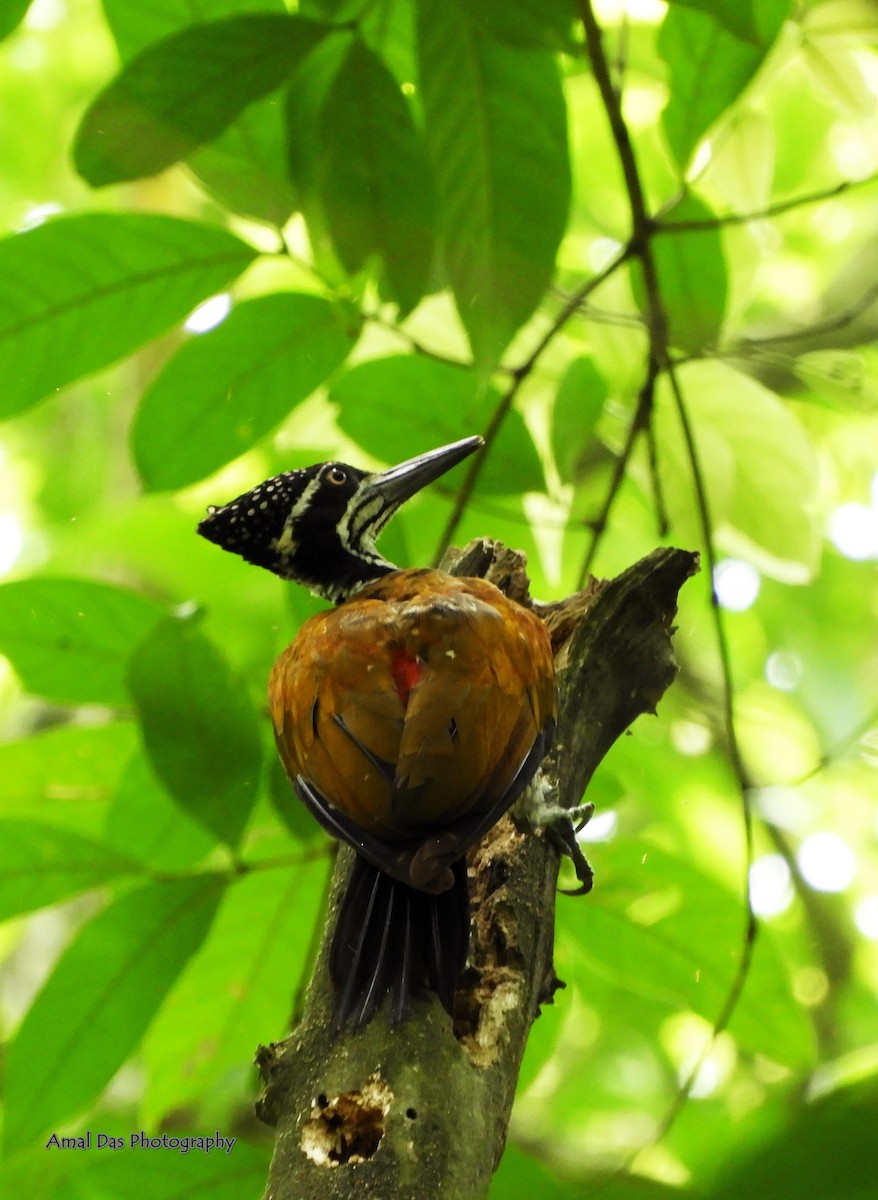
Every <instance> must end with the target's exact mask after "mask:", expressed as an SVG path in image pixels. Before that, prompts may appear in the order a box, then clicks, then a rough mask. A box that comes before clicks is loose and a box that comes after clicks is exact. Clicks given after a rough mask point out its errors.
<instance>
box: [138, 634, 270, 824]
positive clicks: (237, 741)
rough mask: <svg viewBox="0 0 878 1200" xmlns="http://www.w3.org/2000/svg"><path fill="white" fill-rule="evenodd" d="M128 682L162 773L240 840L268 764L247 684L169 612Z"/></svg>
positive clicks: (175, 790) (183, 799)
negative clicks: (265, 762) (169, 614)
mask: <svg viewBox="0 0 878 1200" xmlns="http://www.w3.org/2000/svg"><path fill="white" fill-rule="evenodd" d="M128 683H129V686H130V688H131V692H132V695H133V696H134V700H135V703H136V704H137V708H138V712H139V714H140V722H141V726H142V729H143V741H144V745H145V747H146V752H147V754H148V756H149V759H150V762H151V765H152V768H153V770H154V771H155V773H156V775H157V776H158V777H159V779H160V780H161V781H162V783H163V784H164V785H165V787H166V788H167V789H168V791H169V792H170V793H171V795H172V796H173V797H174V799H175V800H176V801H177V803H178V804H179V805H180V807H181V808H182V809H184V810H185V811H186V812H187V813H188V814H189V815H190V816H191V817H193V818H194V820H196V821H198V822H200V824H202V825H203V826H204V827H205V829H208V830H209V831H210V832H211V833H213V834H215V835H216V837H218V838H219V839H220V841H223V842H227V843H228V844H229V845H231V846H235V845H237V843H238V841H239V840H240V837H241V834H242V832H243V830H244V826H245V825H246V824H247V820H248V818H249V816H250V812H251V811H252V808H253V805H254V803H255V801H256V795H257V785H258V782H259V773H260V769H261V764H262V744H261V741H260V737H259V729H258V727H257V725H256V715H255V713H254V712H253V708H252V706H251V704H250V700H249V697H248V695H247V689H246V686H245V685H244V683H243V681H242V680H240V679H238V678H236V677H235V676H234V675H233V674H232V672H231V670H230V669H229V667H228V664H227V663H226V661H225V659H224V658H223V656H222V655H221V653H220V652H219V650H218V649H217V648H216V647H215V646H214V645H213V643H212V642H211V641H210V640H209V639H208V638H206V637H205V636H204V634H202V633H200V632H199V631H198V629H197V628H195V623H194V622H193V621H191V620H180V619H178V618H176V617H168V618H166V619H165V620H164V621H162V622H160V623H159V624H158V625H157V626H156V628H155V630H154V631H153V632H152V633H151V634H150V635H149V637H147V638H146V640H145V641H144V642H143V643H142V644H141V645H140V646H139V647H138V649H137V650H136V651H135V653H134V655H133V657H132V659H131V666H130V670H129V675H128Z"/></svg>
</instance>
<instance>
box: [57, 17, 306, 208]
mask: <svg viewBox="0 0 878 1200" xmlns="http://www.w3.org/2000/svg"><path fill="white" fill-rule="evenodd" d="M328 31H329V26H326V25H322V24H320V23H318V22H314V21H306V20H303V19H302V18H301V17H297V16H294V15H292V14H285V13H269V12H262V13H255V14H245V15H243V16H232V17H227V18H225V19H224V20H221V21H213V22H210V23H208V24H204V25H190V26H187V27H186V28H184V29H182V30H181V31H180V32H179V33H175V34H171V36H170V37H168V38H165V39H164V40H163V41H161V42H157V43H156V44H154V45H151V46H148V47H147V48H146V49H145V50H143V51H141V53H140V54H138V55H136V56H135V57H134V58H133V59H132V60H131V61H130V63H129V64H128V65H127V66H126V67H124V68H123V70H122V72H121V74H120V75H118V76H117V78H116V79H114V80H113V81H112V82H111V83H110V84H109V85H108V86H107V87H106V88H105V90H104V91H103V92H102V93H101V94H100V95H99V96H98V97H97V99H96V100H95V101H94V102H93V104H92V105H91V107H90V108H89V109H88V110H87V111H86V113H85V116H84V117H83V119H82V123H81V124H80V127H79V130H78V133H77V135H76V142H75V144H74V150H73V156H74V162H75V164H76V168H77V170H78V171H79V173H80V174H81V175H82V177H83V178H84V179H85V180H86V181H87V182H88V183H90V184H91V185H92V187H101V186H103V185H105V184H108V183H118V182H120V181H121V180H125V179H138V178H140V177H141V176H143V175H154V174H156V172H158V171H162V170H164V169H165V167H169V166H170V165H171V164H172V163H175V162H178V161H179V160H180V159H181V158H186V157H187V156H188V155H189V154H191V152H192V151H193V150H194V149H195V148H196V147H197V146H201V145H203V144H204V143H205V142H209V141H211V140H212V139H213V138H215V137H216V136H217V135H218V134H219V133H221V132H222V130H223V129H225V128H226V126H228V125H229V124H230V123H231V122H232V121H233V120H234V119H235V118H236V117H237V116H238V115H239V113H241V112H242V111H243V110H244V109H245V108H246V107H247V105H248V104H250V103H252V101H254V100H258V99H260V98H261V97H262V96H265V95H267V94H268V93H269V92H272V91H274V90H275V88H277V87H279V86H280V85H281V84H282V83H283V82H284V80H285V79H287V78H288V76H289V74H290V72H291V71H292V70H293V69H294V68H295V66H296V64H297V63H298V62H300V61H301V60H302V59H303V58H305V57H306V56H307V55H308V54H309V53H310V51H311V50H313V49H314V47H315V46H316V45H317V44H318V43H319V42H320V41H321V39H322V38H323V37H324V36H325V35H326V33H327V32H328Z"/></svg>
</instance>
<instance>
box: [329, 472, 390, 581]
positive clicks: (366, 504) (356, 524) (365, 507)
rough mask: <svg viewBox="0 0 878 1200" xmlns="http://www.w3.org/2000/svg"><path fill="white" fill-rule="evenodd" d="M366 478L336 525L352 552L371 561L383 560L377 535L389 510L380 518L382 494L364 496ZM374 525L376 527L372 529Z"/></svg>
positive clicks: (343, 540)
mask: <svg viewBox="0 0 878 1200" xmlns="http://www.w3.org/2000/svg"><path fill="white" fill-rule="evenodd" d="M366 482H367V481H366V480H364V481H363V483H361V484H360V486H359V488H358V489H357V490H356V492H354V494H353V496H352V497H351V499H350V500H349V502H348V506H347V508H346V509H345V511H344V513H343V515H342V518H341V520H340V521H339V523H338V525H337V526H336V533H337V534H338V539H339V541H340V542H341V544H342V546H344V548H345V550H347V551H348V552H349V553H351V554H357V555H359V556H360V557H361V558H366V559H368V560H369V561H371V562H383V561H384V560H383V558H382V557H381V555H380V554H378V553H377V551H376V550H375V535H376V534H377V533H378V531H379V530H380V529H381V527H382V526H383V525H384V522H385V521H386V520H387V517H389V516H390V513H389V512H388V513H387V514H386V515H385V516H384V519H383V520H380V519H379V518H380V516H381V510H382V508H383V507H384V502H383V500H382V499H381V497H380V496H375V495H372V496H369V495H366V496H363V495H362V493H363V491H364V489H365V484H366ZM370 526H374V529H370Z"/></svg>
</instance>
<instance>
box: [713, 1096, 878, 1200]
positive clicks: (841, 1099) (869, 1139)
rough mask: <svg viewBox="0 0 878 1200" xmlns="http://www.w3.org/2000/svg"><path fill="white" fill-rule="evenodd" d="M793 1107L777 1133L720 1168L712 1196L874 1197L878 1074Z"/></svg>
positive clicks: (724, 1199) (729, 1199)
mask: <svg viewBox="0 0 878 1200" xmlns="http://www.w3.org/2000/svg"><path fill="white" fill-rule="evenodd" d="M795 1111H796V1113H797V1115H796V1117H795V1118H794V1119H793V1120H791V1121H789V1123H788V1124H787V1126H786V1127H785V1128H784V1129H782V1130H781V1131H780V1132H779V1133H778V1134H776V1135H775V1136H774V1137H772V1138H769V1139H766V1140H765V1141H764V1143H763V1144H762V1145H761V1146H759V1147H758V1148H757V1149H756V1150H754V1151H753V1152H752V1153H750V1154H747V1155H742V1156H741V1157H740V1158H738V1159H737V1160H736V1161H735V1160H733V1161H732V1162H731V1163H729V1164H727V1165H726V1166H725V1167H724V1169H723V1168H721V1169H720V1174H719V1178H718V1179H717V1180H716V1182H715V1183H714V1186H713V1187H712V1188H711V1190H710V1193H709V1195H710V1197H711V1200H737V1197H740V1196H743V1195H752V1196H765V1197H768V1196H770V1197H771V1200H802V1198H803V1197H806V1196H826V1197H831V1200H872V1198H873V1197H874V1195H875V1181H876V1179H878V1141H876V1139H875V1118H876V1115H878V1088H876V1083H875V1077H874V1075H873V1076H872V1077H871V1078H869V1079H866V1080H863V1081H862V1082H861V1083H859V1084H857V1085H856V1086H853V1087H847V1088H843V1089H840V1090H839V1091H836V1092H833V1093H832V1094H830V1095H828V1096H823V1097H821V1098H820V1099H819V1100H817V1101H814V1102H812V1103H810V1104H806V1105H805V1106H804V1107H802V1108H799V1109H797V1110H795Z"/></svg>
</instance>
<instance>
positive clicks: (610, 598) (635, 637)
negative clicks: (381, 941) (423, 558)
mask: <svg viewBox="0 0 878 1200" xmlns="http://www.w3.org/2000/svg"><path fill="white" fill-rule="evenodd" d="M443 567H444V569H445V570H449V571H452V572H453V573H454V574H458V575H481V576H485V577H487V578H489V579H491V580H492V581H493V582H495V583H497V584H498V586H500V587H501V588H503V590H504V591H506V592H508V594H509V595H511V596H513V597H514V598H515V599H517V600H520V601H521V602H523V603H530V600H529V598H528V592H527V588H528V581H527V576H526V574H525V570H524V560H523V557H522V556H521V555H520V554H516V553H514V552H511V551H508V550H506V549H505V548H504V547H503V546H502V545H500V544H498V543H493V542H489V541H487V540H481V541H478V542H474V543H472V544H471V545H470V546H469V547H467V549H466V550H465V551H463V552H462V553H461V552H451V554H450V555H449V556H448V558H447V559H446V562H445V563H444V564H443ZM697 569H698V558H697V555H695V554H692V553H689V552H687V551H682V550H665V549H662V550H656V551H655V552H654V553H653V554H651V555H649V556H648V557H647V558H644V559H642V560H641V561H640V562H638V563H636V564H635V565H634V566H633V567H631V568H629V570H627V571H625V572H624V573H623V574H622V575H620V576H618V577H617V578H616V579H613V580H610V581H608V582H600V583H595V582H593V583H592V585H591V586H590V587H589V588H587V589H586V590H585V591H584V592H579V593H577V594H576V595H574V596H570V597H568V599H567V600H565V601H562V602H561V603H559V604H553V605H538V604H535V605H534V608H535V609H536V611H537V612H539V614H540V615H541V616H542V617H543V619H544V620H545V621H546V623H547V625H548V626H549V629H550V631H551V633H552V640H553V644H554V646H555V651H556V665H557V668H558V688H559V722H558V734H557V739H556V743H555V748H554V749H553V751H552V753H551V755H550V756H549V758H548V759H547V760H546V762H545V763H544V766H543V768H542V770H541V772H540V775H539V776H538V779H537V784H536V786H537V788H540V789H541V790H542V792H543V793H545V794H548V795H549V796H551V797H553V798H554V801H555V802H559V801H560V803H561V804H562V805H563V806H564V807H567V808H572V807H574V806H576V805H577V804H578V803H579V802H580V798H581V796H582V792H583V790H584V788H585V785H586V784H587V783H588V781H589V779H591V777H592V775H593V774H594V771H595V769H596V767H597V766H598V764H599V763H600V761H601V759H602V758H603V756H604V755H605V754H606V752H607V750H608V749H609V748H610V746H611V745H612V744H613V742H614V741H615V740H616V738H617V737H619V735H620V734H621V733H623V732H624V731H625V729H626V728H627V727H628V726H629V725H630V723H631V722H632V721H633V720H634V719H635V717H637V716H638V715H639V714H641V713H644V712H653V711H654V710H655V706H656V704H657V702H658V700H659V699H660V697H661V696H662V694H663V692H664V691H665V689H666V688H667V687H668V685H669V684H670V683H671V681H672V679H673V678H674V674H675V672H676V667H675V664H674V659H673V653H672V649H671V633H672V632H673V629H672V621H673V618H674V615H675V613H676V604H677V593H678V591H679V589H680V587H681V586H682V584H683V583H684V582H685V580H686V579H687V578H688V577H689V576H690V575H692V574H693V573H694V572H695V571H696V570H697ZM519 807H520V811H518V809H519ZM516 809H517V811H516V812H514V813H513V814H512V815H510V816H507V817H504V818H503V820H502V821H500V822H499V823H498V825H496V826H495V828H494V829H493V830H492V831H491V832H490V833H489V834H488V835H487V837H486V838H485V839H484V840H483V842H482V844H481V845H480V846H479V847H478V848H477V849H476V851H475V852H474V853H473V854H472V856H471V861H470V885H471V889H472V893H473V897H472V907H473V938H472V946H471V953H470V963H469V965H468V967H467V970H466V972H465V974H464V977H463V979H462V981H461V987H460V988H459V991H458V994H457V997H456V1003H455V1019H454V1022H453V1023H452V1021H451V1019H450V1018H449V1017H448V1015H447V1014H446V1013H445V1012H444V1011H443V1009H442V1008H441V1006H440V1005H439V1003H438V1001H436V1000H435V999H433V998H432V997H430V998H425V999H423V1000H421V1001H419V1002H418V1003H417V1005H416V1007H415V1010H414V1014H413V1017H412V1019H411V1020H409V1021H408V1023H407V1024H405V1025H404V1026H403V1027H402V1028H399V1029H391V1028H390V1027H389V1026H388V1023H387V1021H386V1020H385V1019H384V1012H383V1010H380V1011H379V1013H378V1015H377V1016H376V1017H375V1018H374V1019H373V1021H372V1022H371V1024H369V1025H368V1026H367V1027H366V1028H365V1029H363V1030H361V1031H359V1032H357V1033H348V1032H343V1033H340V1034H336V1033H334V1032H333V1031H332V1019H331V995H330V985H329V979H328V976H327V953H328V946H329V937H330V935H331V931H332V928H333V925H334V920H335V912H336V909H337V905H338V902H339V899H340V896H341V894H342V890H343V887H344V883H345V880H346V878H347V874H348V871H349V870H350V864H351V860H352V853H351V851H349V850H347V849H346V848H345V849H342V850H341V851H340V853H339V856H338V862H337V865H336V870H335V875H334V878H333V886H332V893H331V899H330V906H329V913H328V915H327V923H326V930H327V934H326V937H325V938H324V942H323V946H322V948H321V951H320V954H319V957H318V961H317V966H316V969H315V972H314V976H313V978H312V980H311V984H310V986H309V989H308V993H307V998H306V1002H305V1009H304V1013H303V1016H302V1020H301V1021H300V1022H299V1024H298V1025H297V1027H296V1029H295V1030H294V1031H293V1033H292V1034H291V1035H290V1036H289V1037H288V1038H287V1039H286V1040H285V1041H283V1042H279V1043H276V1044H274V1045H272V1046H270V1047H267V1048H266V1047H262V1048H261V1049H260V1052H259V1059H258V1061H259V1065H260V1068H261V1071H262V1076H263V1079H264V1081H265V1092H264V1094H263V1097H262V1099H261V1101H260V1102H259V1105H258V1108H257V1111H258V1113H259V1115H260V1116H261V1117H262V1119H263V1120H265V1121H267V1122H268V1123H269V1124H273V1125H276V1126H277V1139H276V1143H275V1152H274V1158H273V1161H272V1165H271V1173H270V1177H269V1180H268V1185H267V1188H266V1192H265V1196H266V1200H305V1198H307V1200H324V1198H326V1200H348V1198H353V1197H357V1198H358V1200H366V1198H368V1197H373V1198H375V1200H378V1198H379V1197H380V1200H435V1198H436V1197H437V1196H441V1197H445V1198H446V1200H480V1198H482V1197H484V1196H486V1195H487V1192H488V1188H489V1185H490V1181H491V1176H492V1174H493V1172H494V1170H495V1168H496V1166H497V1163H498V1162H499V1160H500V1156H501V1154H502V1153H503V1146H504V1142H505V1138H506V1128H507V1125H508V1121H509V1113H510V1110H511V1107H512V1100H513V1096H514V1094H515V1085H516V1081H517V1079H518V1071H519V1066H520V1064H521V1058H522V1055H523V1053H524V1047H525V1043H526V1041H527V1036H528V1032H529V1030H530V1026H531V1024H532V1022H533V1020H534V1018H535V1017H536V1015H537V1013H538V1011H539V1007H540V1005H541V1004H545V1003H550V1002H551V1000H552V995H553V992H554V991H555V988H556V987H557V986H558V980H557V978H556V976H555V972H554V967H553V960H552V946H553V929H554V908H555V891H556V882H557V875H558V867H559V854H558V849H557V846H556V843H555V840H554V839H552V838H550V837H547V836H545V834H544V832H542V831H540V830H534V829H533V828H532V827H531V825H530V822H529V821H528V819H527V817H526V815H525V814H526V808H525V807H524V806H516ZM570 903H580V904H582V905H583V911H582V919H583V921H585V922H587V920H588V908H587V905H588V901H587V900H577V901H570Z"/></svg>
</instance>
